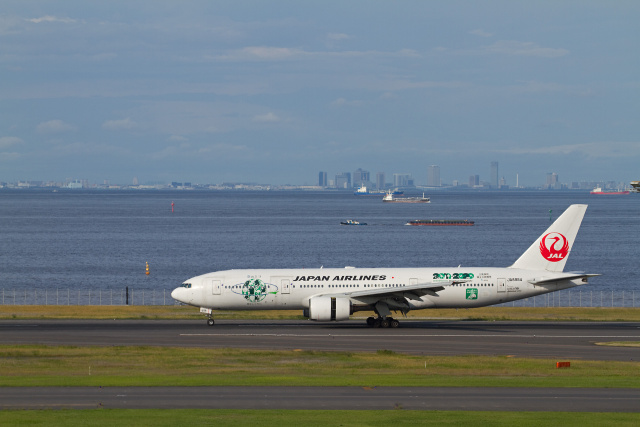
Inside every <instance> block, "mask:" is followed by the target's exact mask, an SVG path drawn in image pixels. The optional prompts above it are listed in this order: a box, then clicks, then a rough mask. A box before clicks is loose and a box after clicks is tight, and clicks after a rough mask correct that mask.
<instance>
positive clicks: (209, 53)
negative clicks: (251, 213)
mask: <svg viewBox="0 0 640 427" xmlns="http://www.w3.org/2000/svg"><path fill="white" fill-rule="evenodd" d="M638 22H640V2H603V1H593V0H586V1H575V0H567V1H563V2H549V1H542V2H508V1H504V0H488V1H485V2H468V1H460V0H451V1H446V2H425V1H419V0H406V1H402V2H370V1H367V0H352V1H349V2H338V1H334V0H327V1H322V2H317V1H306V2H263V1H255V0H248V1H246V2H236V1H231V0H217V1H215V2H210V1H206V0H187V1H185V2H157V1H155V0H139V1H135V2H125V1H122V0H114V1H110V2H86V1H80V0H68V1H64V2H51V1H46V0H32V1H23V0H5V1H3V3H2V15H1V16H0V76H1V78H0V93H2V102H1V103H0V181H1V182H19V181H22V182H26V181H29V180H39V181H50V180H51V181H55V182H64V181H65V180H66V179H67V178H72V179H74V180H75V179H78V180H87V181H88V182H92V183H98V184H100V183H104V182H105V181H108V182H111V183H114V184H127V185H132V182H133V178H134V177H137V179H138V182H139V183H148V182H162V183H170V182H172V181H184V182H191V183H223V182H257V183H270V184H273V185H287V184H296V185H298V184H299V185H302V184H307V185H315V184H316V183H317V178H318V177H317V173H318V171H321V170H326V171H327V172H328V178H329V179H334V180H335V175H336V174H341V173H343V172H348V173H349V174H350V178H349V179H350V181H349V182H350V184H349V185H350V186H353V184H354V180H355V179H356V177H355V176H354V172H355V171H356V170H357V169H358V168H362V170H366V171H369V172H370V176H369V178H368V181H372V182H374V183H377V181H378V178H379V177H377V175H376V174H377V173H378V172H384V173H385V178H384V180H385V181H386V182H390V183H402V182H407V181H413V182H414V183H417V184H425V183H427V182H429V180H430V179H431V180H435V179H436V178H435V175H433V176H432V177H431V178H429V173H428V167H429V165H438V166H439V168H440V178H439V179H440V181H441V182H442V183H453V182H454V181H455V182H457V183H459V184H461V185H464V184H467V183H468V182H469V181H470V177H471V176H474V177H475V176H476V175H478V176H479V179H480V180H481V181H483V182H488V183H490V184H491V185H493V186H500V185H501V182H506V185H509V186H515V185H516V181H518V182H519V184H520V185H521V186H524V187H535V186H543V185H546V174H547V173H554V172H555V173H557V174H558V176H559V177H560V179H561V182H565V183H570V182H581V181H585V182H586V181H600V182H602V181H618V182H629V181H633V180H638V179H639V178H640V166H639V165H640V140H639V138H640V136H639V135H640V121H639V120H638V117H639V116H640V104H639V103H638V99H640V83H639V81H640V78H639V77H638V72H637V70H638V69H640V55H637V54H635V52H638V51H639V50H640V26H639V25H638ZM514 23H517V25H514ZM494 161H495V162H498V163H499V169H498V170H497V172H498V173H497V174H495V175H493V174H491V169H490V166H489V165H490V163H491V162H494ZM432 172H433V173H434V174H435V170H434V171H432ZM516 177H517V178H516ZM347 178H348V177H347V176H346V175H344V176H342V177H341V178H340V180H341V182H342V181H344V182H343V184H344V183H346V182H347ZM503 178H504V180H503ZM474 181H475V178H474Z"/></svg>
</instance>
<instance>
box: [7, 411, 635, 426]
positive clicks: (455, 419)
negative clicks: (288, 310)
mask: <svg viewBox="0 0 640 427" xmlns="http://www.w3.org/2000/svg"><path fill="white" fill-rule="evenodd" d="M0 422H1V423H2V424H3V425H12V426H21V425H29V426H47V427H49V426H58V425H60V426H66V427H75V426H78V427H87V426H94V425H95V426H103V425H129V424H135V425H136V426H142V427H144V426H150V427H163V426H171V427H173V426H176V425H221V426H225V427H241V426H256V425H259V426H261V427H271V426H273V427H281V426H283V425H304V426H305V427H316V426H318V427H325V426H328V425H340V426H343V427H352V426H353V427H360V426H372V427H373V426H385V427H386V426H390V425H392V426H395V427H402V426H415V425H421V426H461V425H473V426H480V427H482V426H498V427H499V426H507V427H512V426H514V425H517V426H518V427H529V426H531V427H538V426H541V425H562V426H569V427H570V426H579V427H583V426H585V425H615V426H617V427H626V426H634V427H635V426H637V425H638V424H637V423H638V414H637V413H613V412H607V413H594V412H496V411H408V410H387V411H357V410H356V411H327V410H319V411H296V410H227V409H90V410H75V411H74V410H35V411H23V410H4V411H1V412H0Z"/></svg>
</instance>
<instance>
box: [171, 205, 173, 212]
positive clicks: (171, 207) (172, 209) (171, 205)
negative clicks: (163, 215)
mask: <svg viewBox="0 0 640 427" xmlns="http://www.w3.org/2000/svg"><path fill="white" fill-rule="evenodd" d="M171 213H173V202H171Z"/></svg>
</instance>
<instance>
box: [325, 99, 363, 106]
mask: <svg viewBox="0 0 640 427" xmlns="http://www.w3.org/2000/svg"><path fill="white" fill-rule="evenodd" d="M331 105H333V106H336V107H342V106H343V105H348V106H352V107H359V106H361V105H362V101H349V100H347V99H345V98H338V99H336V100H335V101H333V102H332V103H331Z"/></svg>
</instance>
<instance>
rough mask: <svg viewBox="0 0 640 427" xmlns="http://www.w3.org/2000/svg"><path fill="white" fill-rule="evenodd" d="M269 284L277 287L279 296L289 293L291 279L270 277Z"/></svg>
mask: <svg viewBox="0 0 640 427" xmlns="http://www.w3.org/2000/svg"><path fill="white" fill-rule="evenodd" d="M271 283H272V284H274V285H276V286H277V287H278V292H280V293H281V294H290V293H291V277H282V276H276V277H272V278H271Z"/></svg>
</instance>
